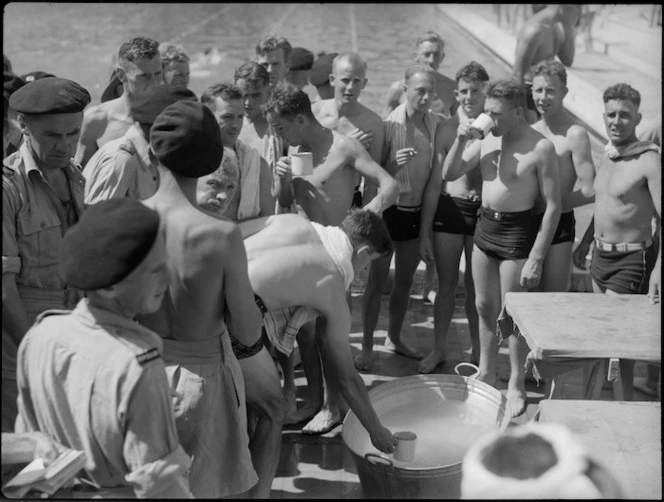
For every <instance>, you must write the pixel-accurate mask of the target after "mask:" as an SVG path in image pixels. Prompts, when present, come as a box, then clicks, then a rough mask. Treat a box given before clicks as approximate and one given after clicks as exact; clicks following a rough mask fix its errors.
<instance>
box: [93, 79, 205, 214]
mask: <svg viewBox="0 0 664 502" xmlns="http://www.w3.org/2000/svg"><path fill="white" fill-rule="evenodd" d="M182 99H186V100H190V101H196V95H195V94H194V93H193V92H191V91H190V90H189V89H185V88H184V87H171V86H166V85H163V86H159V87H156V88H155V89H150V90H149V91H141V92H138V93H136V94H134V95H132V96H131V97H130V98H129V112H130V114H131V116H132V119H133V120H134V125H133V126H131V127H130V128H129V130H128V131H127V132H126V133H125V134H124V136H122V137H121V138H118V139H114V140H112V141H109V142H108V143H106V144H105V145H103V146H102V147H101V148H100V149H99V150H97V151H96V152H95V154H94V155H93V156H92V158H91V159H90V161H89V162H88V163H87V164H86V166H85V167H84V169H83V176H84V177H85V203H86V204H95V203H97V202H99V201H102V200H108V199H113V198H118V197H130V198H132V199H136V200H145V199H147V198H149V197H152V196H153V195H154V194H155V193H156V192H157V188H159V171H158V170H157V166H155V165H153V164H152V163H151V162H150V157H149V154H148V148H149V145H148V141H149V139H150V127H152V124H153V123H154V121H155V119H156V118H157V116H158V115H159V114H160V113H161V112H162V110H164V108H166V107H167V106H169V105H172V104H173V103H175V102H177V101H180V100H182Z"/></svg>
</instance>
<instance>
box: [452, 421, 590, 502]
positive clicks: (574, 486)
mask: <svg viewBox="0 0 664 502" xmlns="http://www.w3.org/2000/svg"><path fill="white" fill-rule="evenodd" d="M528 434H536V435H538V436H540V437H542V438H543V439H544V440H545V441H547V442H548V443H550V444H551V446H552V447H553V450H554V452H555V454H556V456H557V457H558V462H557V463H556V464H555V465H554V466H552V467H551V468H549V469H548V470H547V471H545V472H544V473H543V474H542V475H541V476H539V477H537V478H529V479H516V478H511V477H504V476H499V475H497V474H494V473H492V472H490V471H489V470H487V468H486V467H485V466H484V463H483V462H482V460H483V458H484V455H485V450H486V448H487V447H489V446H490V445H491V444H493V443H494V441H496V440H497V439H498V438H500V437H502V436H503V435H511V436H514V437H522V436H526V435H528ZM518 454H519V453H518V452H515V455H518ZM588 465H589V463H588V456H587V452H586V450H585V448H584V447H583V445H582V444H581V442H580V441H579V439H578V438H576V437H574V436H573V435H572V434H571V433H570V432H569V430H568V429H567V428H566V427H565V426H563V425H559V424H549V423H547V424H542V423H530V424H524V425H520V426H517V427H513V428H511V429H509V430H508V431H505V432H501V431H496V432H491V433H489V434H487V435H485V436H483V437H482V438H480V439H478V440H477V441H476V442H475V443H473V445H472V446H471V447H470V448H469V450H468V452H467V453H466V455H465V457H464V459H463V463H462V466H461V473H462V474H461V476H462V477H461V498H463V499H545V498H554V499H556V498H557V499H593V498H601V497H602V494H601V493H600V491H599V490H598V488H597V487H596V486H595V484H594V483H593V482H592V481H591V480H590V479H589V478H588V477H587V476H586V475H585V472H586V471H587V469H588Z"/></svg>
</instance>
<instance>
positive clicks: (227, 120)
mask: <svg viewBox="0 0 664 502" xmlns="http://www.w3.org/2000/svg"><path fill="white" fill-rule="evenodd" d="M206 106H207V107H208V108H209V109H210V111H212V113H213V114H214V117H215V118H216V119H217V124H219V130H220V131H221V142H222V143H223V145H224V146H228V147H232V146H233V145H234V144H235V140H237V137H238V136H239V135H240V131H241V130H242V124H243V123H244V103H243V102H242V100H241V99H232V100H230V101H225V100H223V99H221V98H220V97H219V96H215V98H214V101H213V102H212V103H208V104H206Z"/></svg>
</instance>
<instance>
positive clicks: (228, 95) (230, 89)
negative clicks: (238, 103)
mask: <svg viewBox="0 0 664 502" xmlns="http://www.w3.org/2000/svg"><path fill="white" fill-rule="evenodd" d="M217 96H218V97H220V98H221V99H223V100H224V101H230V100H232V99H242V91H241V90H240V89H239V88H238V87H237V86H235V85H234V84H231V83H230V82H222V83H220V84H214V85H211V86H210V87H208V88H207V89H205V90H204V91H203V94H202V95H201V103H203V104H204V105H207V104H210V103H212V102H214V98H216V97H217Z"/></svg>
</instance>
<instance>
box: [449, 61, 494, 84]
mask: <svg viewBox="0 0 664 502" xmlns="http://www.w3.org/2000/svg"><path fill="white" fill-rule="evenodd" d="M455 79H456V81H457V83H459V80H461V79H463V80H465V81H467V82H488V81H489V74H488V73H487V72H486V70H485V69H484V66H482V65H481V64H479V63H476V62H475V61H471V62H470V63H468V64H467V65H465V66H462V67H461V69H460V70H459V71H458V72H457V74H456V77H455Z"/></svg>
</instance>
